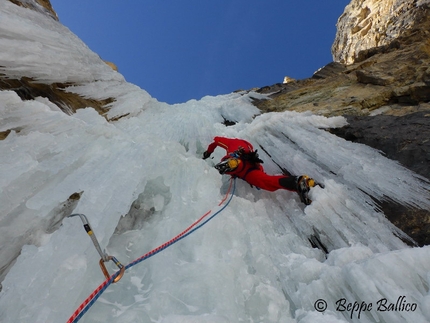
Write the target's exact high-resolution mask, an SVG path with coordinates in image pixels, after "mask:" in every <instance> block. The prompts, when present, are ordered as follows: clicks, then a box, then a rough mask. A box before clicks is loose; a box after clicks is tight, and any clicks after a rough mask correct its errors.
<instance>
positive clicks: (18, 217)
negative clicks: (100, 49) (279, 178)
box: [0, 0, 430, 323]
mask: <svg viewBox="0 0 430 323" xmlns="http://www.w3.org/2000/svg"><path fill="white" fill-rule="evenodd" d="M0 19H1V21H5V20H4V19H7V21H8V24H3V23H2V24H0V44H1V45H2V48H7V50H5V51H2V53H1V54H0V66H2V73H6V74H7V75H12V76H14V77H19V76H22V75H27V76H29V77H35V78H38V79H40V80H43V81H44V82H54V81H60V80H68V81H74V82H77V83H79V84H77V85H76V86H73V87H70V88H69V89H68V90H69V91H73V92H76V93H78V94H81V95H84V96H87V97H92V98H99V99H101V98H103V96H109V97H114V98H116V101H115V102H113V103H112V105H111V106H110V111H109V114H110V115H109V118H110V117H112V116H119V115H125V114H128V115H127V117H124V118H121V119H119V121H117V122H113V123H109V122H107V121H106V119H105V118H104V117H102V116H100V115H99V114H97V113H96V111H95V110H94V109H92V108H91V107H89V108H87V109H82V110H79V111H78V112H77V113H76V114H74V115H72V116H67V115H65V114H64V113H62V112H61V111H59V109H58V107H56V106H55V105H54V104H53V103H51V102H49V101H48V100H47V99H46V98H37V99H36V100H29V101H22V100H21V99H20V98H19V97H18V96H17V95H16V94H15V93H14V92H11V91H1V92H0V131H5V130H10V129H12V130H13V131H12V132H11V133H10V134H9V136H8V137H7V138H6V139H5V140H2V141H0V165H1V170H0V192H1V193H0V246H1V247H0V263H1V264H2V266H3V265H4V264H6V265H12V264H13V266H12V267H11V268H10V270H9V271H8V273H7V275H6V277H5V278H4V280H3V282H2V287H3V288H2V291H1V292H0V321H1V322H6V323H9V322H44V323H46V322H65V321H66V320H67V319H68V318H69V316H70V315H71V314H72V313H73V311H74V310H75V309H76V307H77V306H78V305H79V304H80V303H81V302H82V301H83V300H84V299H85V298H86V297H87V296H88V295H89V294H90V293H91V292H92V291H93V290H94V288H96V287H97V286H98V285H99V284H100V283H101V282H102V281H103V279H104V278H103V275H102V273H101V271H100V269H99V265H98V260H99V255H98V254H97V252H96V250H95V248H94V246H93V245H92V243H91V240H90V239H89V238H88V236H87V235H86V233H85V231H84V230H83V228H82V223H81V222H80V221H79V219H77V218H65V217H66V216H67V215H68V213H72V212H73V213H83V214H86V215H87V216H88V218H89V220H90V222H91V225H92V227H93V229H94V231H95V233H96V235H97V237H98V238H99V241H100V244H101V245H102V247H103V248H106V250H107V252H108V253H109V254H112V255H114V256H116V257H117V258H118V259H119V260H120V261H121V262H123V263H124V264H127V263H129V262H130V261H132V260H134V259H135V258H137V257H140V256H141V255H143V254H144V253H146V252H147V251H149V250H151V249H153V248H154V247H157V246H159V245H160V244H162V243H164V242H165V241H167V240H169V239H171V238H172V237H173V236H175V235H176V234H178V233H179V232H181V231H182V230H183V229H185V228H186V227H187V226H189V225H190V224H191V223H192V222H193V221H195V220H196V219H198V218H199V217H200V216H201V215H203V214H204V213H205V212H206V211H208V210H210V209H212V208H214V207H215V206H216V205H217V204H218V203H219V201H220V200H221V199H222V197H223V196H224V194H225V192H226V186H227V181H228V178H226V177H222V176H221V175H219V174H218V173H217V172H216V170H215V169H214V168H213V167H212V166H213V164H214V163H216V162H217V161H218V160H219V158H220V157H222V156H223V151H222V150H221V149H218V150H217V151H216V152H215V153H214V154H213V157H214V158H213V159H209V160H206V161H204V160H202V159H201V154H202V152H203V151H204V150H205V148H206V145H207V144H208V143H209V142H210V141H211V139H212V137H213V136H215V135H224V136H230V137H241V138H244V139H247V140H249V141H251V142H252V144H253V145H254V146H255V147H256V148H258V149H259V152H260V155H261V158H262V159H264V160H265V163H264V166H265V168H266V170H267V172H268V173H279V172H280V168H281V167H282V168H285V169H288V170H289V171H290V172H292V173H294V174H301V173H307V174H309V175H310V176H312V177H314V178H316V179H317V180H318V181H321V182H323V183H324V184H325V189H320V188H316V189H314V190H313V191H312V199H313V200H314V202H313V203H312V205H311V206H308V207H306V208H305V207H304V205H302V204H301V203H300V201H299V199H298V197H297V195H296V194H295V193H292V192H287V191H278V192H274V193H270V192H265V191H261V190H257V189H255V188H252V187H250V186H249V185H248V184H246V183H245V182H243V181H240V180H238V182H237V187H236V192H235V196H234V197H233V200H232V202H231V203H230V205H229V206H228V208H226V209H225V211H223V212H222V213H221V214H219V215H218V216H217V217H216V218H214V219H213V220H212V221H211V222H210V223H208V224H207V225H206V226H205V227H203V228H201V229H200V230H199V231H196V232H195V233H193V234H192V235H190V236H189V237H187V238H186V239H184V240H181V241H180V242H178V243H177V244H175V245H174V246H172V247H170V248H168V249H166V250H165V251H163V252H161V253H160V254H158V255H156V256H154V257H153V258H151V259H148V260H146V261H144V262H142V263H141V264H139V265H137V266H135V267H132V268H131V269H130V270H129V271H127V272H126V274H125V276H124V277H123V278H122V279H121V281H120V282H118V283H116V284H114V285H112V286H110V287H109V288H108V289H107V290H106V292H105V293H104V294H103V295H102V296H101V298H100V299H99V300H98V301H97V302H96V303H95V305H94V306H93V307H92V308H91V309H90V310H89V311H88V313H86V315H85V316H84V317H83V318H82V320H81V321H82V322H164V323H166V322H301V323H303V322H376V321H379V322H414V323H415V322H427V321H429V320H430V296H429V277H430V276H429V275H428V270H429V268H430V263H429V259H430V257H429V256H430V249H429V248H428V247H424V248H412V247H408V246H407V245H406V244H405V243H404V242H403V241H402V240H407V237H406V236H404V234H403V233H402V232H400V231H399V230H397V229H396V228H395V227H394V226H393V225H392V224H390V223H389V222H388V221H387V220H386V219H385V217H384V215H383V214H382V213H380V212H379V211H378V207H377V205H376V204H375V198H376V199H382V198H389V199H391V200H394V201H397V202H399V203H401V204H405V205H409V206H411V207H417V206H419V207H422V208H429V206H430V198H429V188H430V187H429V182H428V180H426V179H424V178H422V177H419V176H417V175H416V174H414V173H412V172H410V171H408V170H406V169H405V168H403V167H401V165H399V164H398V163H396V162H394V161H390V160H388V159H386V158H384V157H383V156H382V155H381V154H380V153H379V152H377V151H375V150H373V149H371V148H369V147H366V146H363V145H359V144H354V143H349V142H346V141H344V140H342V139H339V138H337V137H336V136H333V135H331V134H330V133H328V132H327V131H325V129H326V128H330V127H340V126H343V125H344V124H345V120H344V119H343V118H340V117H337V118H325V117H321V116H314V115H311V114H307V113H305V114H298V113H294V112H284V113H273V114H265V115H258V114H259V111H258V110H257V109H256V108H255V107H254V106H253V105H252V104H251V103H250V102H251V97H255V96H257V94H256V93H235V94H229V95H223V96H218V97H205V98H203V99H201V100H200V101H195V100H191V101H189V102H187V103H184V104H178V105H172V106H170V105H167V104H164V103H160V102H157V100H155V99H153V98H151V97H150V95H149V94H148V93H146V92H145V91H143V90H141V89H139V88H138V87H136V86H134V85H132V84H129V83H127V82H125V81H124V79H123V78H122V76H121V75H120V74H118V73H116V72H113V71H112V70H110V69H109V68H108V69H105V67H104V65H103V64H104V63H102V62H101V60H100V59H99V58H97V57H96V55H94V54H93V53H91V51H89V49H88V48H87V47H86V46H85V45H84V44H83V43H82V42H81V41H80V40H78V39H77V38H76V37H75V36H74V35H72V34H71V33H70V32H69V31H68V30H67V29H66V28H64V27H61V25H59V24H58V23H57V22H54V21H49V22H48V21H47V20H46V19H48V18H47V17H45V16H44V15H42V14H40V13H37V12H31V11H29V10H26V9H24V8H19V7H16V6H14V5H13V4H10V3H9V2H7V1H4V0H2V1H0ZM36 33H37V34H38V35H36ZM57 34H58V35H57ZM34 37H37V38H34ZM52 37H57V38H58V40H59V39H61V41H60V42H54V41H52ZM33 39H37V41H33ZM27 46H28V48H27ZM37 48H39V51H38V50H37ZM20 50H22V51H23V53H27V54H26V55H24V56H19V55H17V53H18V52H19V51H20ZM44 52H47V53H50V54H49V55H48V58H49V60H50V61H49V62H50V64H48V63H47V62H48V58H47V57H46V55H42V54H41V53H44ZM31 53H33V54H31ZM76 70H79V73H75V72H74V71H76ZM224 119H227V120H230V121H234V122H236V124H235V125H234V126H231V127H226V126H225V125H224V124H223V121H224ZM77 195H78V196H79V199H77V198H76V199H73V198H71V197H73V196H77ZM127 214H128V215H127ZM126 215H127V216H126ZM119 223H120V224H119ZM316 234H317V235H318V236H319V237H320V239H321V241H322V242H323V243H324V245H325V246H326V247H327V249H328V251H329V254H328V256H327V258H326V255H325V253H324V252H323V251H321V250H320V249H317V248H313V247H312V245H311V243H310V242H309V240H308V239H309V237H310V236H313V235H316ZM21 248H22V250H21ZM20 250H21V252H20V255H19V256H18V257H17V259H16V262H15V263H13V262H11V261H12V260H13V259H14V258H15V257H16V256H17V255H18V253H19V251H20ZM114 269H115V267H109V270H111V271H112V270H114ZM400 297H404V298H402V300H404V302H406V303H407V304H415V306H416V308H415V310H414V311H411V310H409V311H407V310H405V308H403V309H402V308H398V309H397V310H392V311H383V310H382V309H383V308H382V309H381V308H378V302H383V300H384V299H385V300H386V302H387V303H386V304H387V306H388V303H396V302H398V300H399V298H400ZM343 299H344V300H345V301H343ZM319 300H323V301H324V302H326V304H327V309H326V310H325V311H322V310H323V309H324V307H323V306H324V303H323V302H318V301H319ZM338 302H345V307H346V305H347V303H351V304H354V303H355V302H356V303H358V304H360V305H362V304H363V303H364V304H365V305H367V306H366V310H362V311H361V312H359V311H358V310H355V311H353V310H352V309H351V310H349V311H348V310H346V309H345V310H343V308H342V307H340V306H339V304H340V303H338ZM401 302H403V301H401ZM342 304H343V303H342ZM369 304H372V305H373V309H372V310H370V309H369V306H368V305H369ZM379 304H381V303H379ZM401 304H405V303H401ZM318 310H319V311H318Z"/></svg>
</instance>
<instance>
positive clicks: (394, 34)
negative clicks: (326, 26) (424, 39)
mask: <svg viewBox="0 0 430 323" xmlns="http://www.w3.org/2000/svg"><path fill="white" fill-rule="evenodd" d="M429 3H430V1H429V0H353V1H351V3H350V4H349V5H348V6H346V8H345V11H344V13H343V14H342V16H341V17H340V18H339V20H338V23H337V34H336V39H335V41H334V44H333V47H332V54H333V58H334V61H336V62H340V63H344V64H352V63H354V62H356V61H357V59H360V58H361V57H360V53H361V52H362V51H366V50H369V49H371V48H375V47H380V46H386V45H390V44H391V43H392V42H393V41H395V40H396V39H398V38H399V37H402V36H406V35H407V34H408V33H409V32H410V30H412V29H416V27H417V25H419V24H420V21H421V19H423V16H424V15H426V13H427V14H428V11H427V8H428V5H429Z"/></svg>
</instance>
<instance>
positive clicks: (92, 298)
mask: <svg viewBox="0 0 430 323" xmlns="http://www.w3.org/2000/svg"><path fill="white" fill-rule="evenodd" d="M232 188H233V189H232ZM235 189H236V180H235V178H233V177H232V178H231V180H230V185H229V188H228V190H227V193H226V195H225V197H224V198H223V199H222V201H221V202H220V203H219V204H218V206H219V207H220V209H219V210H218V211H216V212H214V213H213V214H212V215H211V216H209V215H210V214H211V213H212V210H210V211H208V212H206V213H205V214H204V215H203V216H202V217H201V218H199V219H198V220H197V221H195V222H194V223H193V224H192V225H190V226H189V227H188V228H186V229H185V230H184V231H182V232H181V233H179V234H178V235H177V236H175V237H174V238H172V239H171V240H169V241H167V242H165V243H163V244H162V245H160V246H159V247H157V248H155V249H153V250H151V251H149V252H148V253H146V254H144V255H143V256H141V257H139V258H137V259H135V260H134V261H132V262H131V263H129V264H128V265H126V266H123V265H122V264H121V263H120V262H119V261H118V260H117V259H116V258H115V257H113V256H108V255H107V254H106V253H105V252H103V251H102V250H101V248H100V245H99V243H98V241H97V238H96V237H95V235H94V232H93V230H92V229H91V227H90V225H89V222H88V219H87V218H86V216H85V215H83V214H72V215H70V216H69V217H73V216H79V217H80V218H81V220H82V222H83V223H84V228H85V230H86V231H87V233H88V235H89V236H90V238H91V240H92V241H93V243H94V246H95V247H96V249H97V251H98V252H99V254H100V256H101V259H100V267H101V268H102V271H103V274H104V275H105V277H106V280H105V281H104V282H103V283H101V284H100V286H99V287H97V288H96V289H95V290H94V291H93V292H92V293H91V294H90V295H89V296H88V297H87V299H86V300H85V301H83V302H82V304H81V305H80V306H79V307H78V308H77V309H76V310H75V312H74V313H73V314H72V316H71V317H70V318H69V319H68V321H67V323H75V322H78V321H79V320H80V319H81V318H82V316H83V315H84V314H85V313H86V312H87V311H88V310H89V309H90V308H91V306H92V305H93V304H94V303H95V302H96V300H97V299H98V298H99V297H100V296H101V295H102V294H103V292H104V291H105V290H106V288H108V287H109V285H110V284H112V283H115V282H117V281H119V280H120V279H121V277H122V276H123V274H124V272H125V270H127V269H129V268H131V267H133V266H134V265H137V264H138V263H140V262H142V261H144V260H146V259H148V258H150V257H152V256H154V255H156V254H157V253H159V252H161V251H162V250H164V249H166V248H168V247H170V246H171V245H173V244H174V243H176V242H178V241H179V240H182V239H184V238H185V237H187V236H189V235H190V234H191V233H193V232H194V231H196V230H198V229H199V228H201V227H202V226H204V225H205V224H206V223H208V222H209V221H210V220H212V219H213V218H214V217H215V216H216V215H217V214H219V213H221V212H222V211H223V210H224V209H225V208H226V207H227V206H228V205H229V204H230V201H231V200H232V198H233V195H234V191H235ZM230 191H231V194H230ZM229 195H230V197H229ZM227 199H228V200H227ZM225 201H227V202H226V203H225V204H224V205H223V206H222V207H221V205H222V204H223V203H224V202H225ZM208 216H209V217H208ZM109 260H112V261H113V262H114V263H115V265H117V267H118V268H119V270H118V271H117V272H115V273H114V274H113V275H111V276H109V274H108V273H107V270H106V268H103V267H104V265H102V263H103V262H106V261H109Z"/></svg>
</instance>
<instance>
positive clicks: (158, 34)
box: [51, 0, 350, 104]
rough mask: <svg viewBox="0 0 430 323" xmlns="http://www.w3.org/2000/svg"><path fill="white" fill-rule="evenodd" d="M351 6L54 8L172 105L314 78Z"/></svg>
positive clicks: (248, 2) (161, 0)
mask: <svg viewBox="0 0 430 323" xmlns="http://www.w3.org/2000/svg"><path fill="white" fill-rule="evenodd" d="M349 2H350V1H349V0H325V1H321V0H306V1H289V0H266V1H256V0H217V1H203V0H182V1H178V0H139V1H137V0H136V1H117V0H115V1H114V0H103V1H102V0H91V1H88V0H73V1H64V0H51V3H52V6H53V7H54V10H55V11H56V12H57V14H58V16H59V19H60V22H61V23H62V24H63V25H65V26H67V27H68V28H69V29H70V30H72V31H73V32H74V33H75V34H76V35H78V36H79V38H81V39H82V40H83V41H84V42H85V43H86V44H87V45H88V47H89V48H90V49H91V50H93V51H94V52H96V53H97V54H99V55H100V56H101V57H102V58H103V59H104V60H107V61H111V62H113V63H115V64H116V65H117V66H118V70H119V72H120V73H121V74H122V75H124V77H125V78H126V80H127V81H128V82H131V83H133V84H136V85H138V86H139V87H141V88H142V89H144V90H146V91H148V92H149V94H150V95H151V96H152V97H154V98H156V99H157V100H159V101H162V102H167V103H170V104H173V103H182V102H186V101H188V100H190V99H200V98H202V97H203V96H206V95H218V94H227V93H230V92H232V91H235V90H238V89H250V88H254V87H262V86H266V85H272V84H275V83H281V82H282V81H283V79H284V76H290V77H293V78H296V79H303V78H307V77H310V76H312V74H313V73H314V72H315V71H316V70H317V69H318V68H320V67H322V66H324V65H326V64H327V63H330V62H331V61H332V55H331V45H332V44H333V41H334V37H335V33H336V22H337V19H338V18H339V16H340V15H341V14H342V13H343V10H344V8H345V6H346V5H347V4H348V3H349Z"/></svg>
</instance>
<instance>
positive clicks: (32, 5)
mask: <svg viewBox="0 0 430 323" xmlns="http://www.w3.org/2000/svg"><path fill="white" fill-rule="evenodd" d="M9 1H10V2H12V3H14V4H16V5H18V6H21V7H24V8H29V9H32V10H35V11H39V12H42V13H45V14H48V15H49V16H51V17H52V18H53V19H55V20H58V16H57V13H56V12H55V11H54V9H53V8H52V5H51V2H50V1H49V0H35V1H33V2H31V1H25V0H9Z"/></svg>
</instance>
